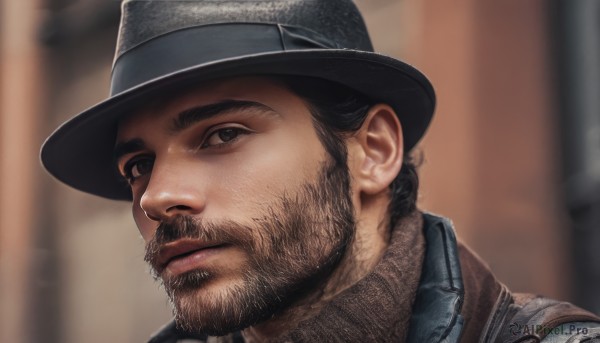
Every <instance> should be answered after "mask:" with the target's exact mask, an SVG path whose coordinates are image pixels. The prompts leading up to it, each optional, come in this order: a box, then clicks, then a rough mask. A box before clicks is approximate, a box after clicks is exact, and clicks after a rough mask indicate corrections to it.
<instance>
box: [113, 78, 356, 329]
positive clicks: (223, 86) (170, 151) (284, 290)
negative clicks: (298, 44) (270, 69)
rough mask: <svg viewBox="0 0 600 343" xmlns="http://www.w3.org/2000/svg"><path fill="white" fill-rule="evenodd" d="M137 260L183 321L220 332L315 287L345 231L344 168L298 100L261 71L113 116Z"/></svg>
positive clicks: (349, 233)
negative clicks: (140, 246) (141, 247)
mask: <svg viewBox="0 0 600 343" xmlns="http://www.w3.org/2000/svg"><path fill="white" fill-rule="evenodd" d="M115 150H116V154H117V162H118V166H119V170H120V171H121V173H122V174H123V175H124V176H125V177H126V178H127V179H128V180H129V182H130V184H131V189H132V193H133V216H134V219H135V221H136V223H137V225H138V228H139V230H140V232H141V234H142V237H143V238H144V240H145V241H146V244H147V247H146V260H147V261H148V262H149V263H150V265H151V267H152V269H153V271H154V273H155V275H156V277H157V278H159V279H161V280H162V282H163V284H164V286H165V289H166V291H167V293H168V295H169V297H170V298H171V300H172V302H173V304H174V310H175V314H176V319H177V321H178V323H179V324H180V325H182V326H183V327H184V328H186V329H188V330H192V331H202V332H206V333H209V334H217V335H219V334H224V333H227V332H231V331H234V330H237V329H240V328H243V327H246V326H249V325H253V324H255V323H257V322H259V321H262V320H264V319H266V318H268V317H270V316H271V315H273V314H274V313H276V312H277V311H279V310H281V309H282V308H284V307H286V306H289V305H290V304H291V303H293V302H294V301H295V300H298V298H300V297H302V296H304V295H306V293H307V292H310V291H311V290H314V289H315V288H317V287H319V286H320V285H321V284H322V282H323V281H324V280H325V279H326V277H327V276H328V275H329V274H330V273H331V271H332V270H333V269H334V268H335V267H336V265H337V264H338V263H339V261H340V259H341V258H342V256H343V254H344V252H345V250H346V247H347V245H348V244H349V243H350V241H351V240H352V237H353V234H354V228H355V224H354V215H353V210H354V209H353V205H352V200H351V194H350V190H349V189H348V188H349V185H350V181H349V175H348V170H347V168H346V166H339V165H334V163H333V162H332V161H331V160H330V158H329V156H328V155H327V153H326V152H325V150H324V148H323V146H322V145H321V143H320V141H319V139H318V137H317V134H316V131H315V129H314V126H313V123H312V118H311V115H310V113H309V110H308V109H307V107H306V106H305V104H304V103H303V102H302V101H301V99H300V98H298V97H297V96H295V95H294V94H292V93H291V92H290V91H288V90H287V89H286V88H285V87H283V86H282V85H281V84H279V83H277V82H276V81H274V80H271V79H267V78H237V79H229V80H225V81H219V82H213V83H210V84H208V85H206V86H203V87H199V88H196V89H193V90H191V91H189V92H185V93H181V94H178V95H177V96H175V97H172V98H170V99H169V100H168V101H164V102H157V104H156V105H152V106H148V107H147V108H145V109H143V110H141V111H140V112H138V113H134V114H133V115H131V116H129V117H128V118H126V119H125V120H123V121H122V122H121V123H120V125H119V133H118V137H117V146H116V148H115Z"/></svg>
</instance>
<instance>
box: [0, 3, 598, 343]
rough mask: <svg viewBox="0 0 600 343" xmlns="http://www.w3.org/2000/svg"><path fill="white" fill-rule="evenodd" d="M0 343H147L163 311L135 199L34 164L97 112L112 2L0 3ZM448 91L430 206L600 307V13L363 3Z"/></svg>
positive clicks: (504, 274) (374, 29) (502, 265)
mask: <svg viewBox="0 0 600 343" xmlns="http://www.w3.org/2000/svg"><path fill="white" fill-rule="evenodd" d="M0 1H1V2H0V3H1V4H2V5H1V7H0V25H1V26H0V341H1V342H143V341H144V340H145V339H146V338H147V337H148V336H149V335H150V334H151V333H152V332H153V331H155V330H156V329H157V328H158V327H159V326H160V325H161V324H162V323H164V322H166V321H168V319H169V317H170V309H169V306H168V304H167V302H166V300H165V296H164V295H163V293H162V291H161V290H159V289H158V287H157V286H156V285H155V284H154V282H153V281H152V279H151V278H150V276H149V275H148V273H147V268H146V266H145V265H144V262H143V261H142V255H143V244H142V241H141V238H139V237H138V233H137V230H136V228H135V225H134V223H133V221H132V220H131V218H130V213H129V205H128V204H126V203H119V202H111V201H107V200H103V199H100V198H96V197H93V196H90V195H86V194H83V193H80V192H77V191H74V190H71V189H69V188H67V187H65V186H63V185H61V184H59V183H57V182H56V181H54V180H53V179H52V178H51V177H49V176H48V175H47V174H45V172H44V171H43V170H42V169H41V168H40V164H39V162H38V157H37V156H38V150H39V146H40V144H41V143H42V141H43V139H44V138H45V137H46V136H47V135H48V134H49V133H50V132H51V131H52V130H53V129H54V128H56V127H57V126H58V125H59V124H60V123H62V122H63V121H64V120H66V119H68V118H69V117H71V116H72V115H74V114H76V113H78V112H80V111H81V110H84V109H85V108H87V107H89V106H91V105H93V104H95V103H96V102H98V101H101V100H102V99H103V98H105V96H106V95H107V93H108V81H109V76H110V67H111V62H112V57H113V49H114V44H115V37H116V33H117V25H118V19H119V3H118V2H117V1H113V0H111V1H107V0H26V1H19V0H0ZM357 4H358V5H359V7H360V8H361V10H362V11H363V14H364V16H365V20H366V22H367V26H368V27H369V30H370V32H371V36H372V38H373V41H374V44H375V47H376V50H378V51H379V52H382V53H385V54H388V55H392V56H395V57H398V58H401V59H403V60H406V61H408V62H409V63H411V64H413V65H415V66H416V67H417V68H419V69H420V70H422V71H423V72H424V73H425V74H426V75H428V77H429V78H430V79H431V81H432V83H433V84H434V86H435V88H436V91H437V95H438V107H437V111H436V117H435V118H434V121H433V124H432V126H431V128H430V130H429V133H428V135H427V136H426V139H425V140H424V141H423V142H422V144H421V146H420V150H421V151H423V156H424V163H423V166H422V168H421V178H422V191H421V199H420V203H421V207H422V208H423V209H426V210H429V211H432V212H436V213H439V214H443V215H445V216H448V217H450V218H452V219H453V221H454V223H455V225H456V229H457V232H458V235H459V237H460V239H462V240H463V241H465V242H467V243H468V244H469V245H470V246H471V247H472V248H474V250H476V251H477V252H478V253H479V254H480V255H481V256H482V257H483V258H484V259H485V260H486V261H487V262H488V263H489V264H490V266H491V267H492V269H493V270H494V271H495V273H496V274H497V276H498V277H499V278H500V279H501V280H502V281H503V282H504V283H506V284H507V285H508V286H509V287H510V288H512V289H513V290H515V291H524V292H532V293H541V294H544V295H547V296H551V297H556V298H561V299H567V300H571V301H574V302H575V303H577V304H579V305H581V306H583V307H585V308H587V309H590V310H593V311H595V312H600V151H599V150H600V100H599V99H600V1H597V0H546V1H543V0H527V1H523V0H502V1H495V0H452V1H433V0H357Z"/></svg>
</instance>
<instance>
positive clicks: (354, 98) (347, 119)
mask: <svg viewBox="0 0 600 343" xmlns="http://www.w3.org/2000/svg"><path fill="white" fill-rule="evenodd" d="M281 79H282V80H283V82H284V84H285V85H286V86H287V87H288V88H289V89H290V90H291V91H292V92H294V93H295V94H296V95H298V96H299V97H300V98H302V99H303V100H304V101H305V103H306V104H307V106H308V108H309V110H310V112H311V114H312V116H313V122H314V125H315V128H316V130H317V134H318V137H319V140H320V141H321V143H322V144H323V146H324V147H325V150H326V151H327V152H328V153H329V155H331V157H332V158H333V160H334V161H335V163H336V164H343V165H344V166H346V165H347V160H348V151H347V149H346V144H345V138H346V137H348V135H352V134H354V133H355V132H356V131H358V130H359V129H360V128H361V126H362V124H363V123H364V121H365V119H366V117H367V113H368V111H369V109H370V108H371V107H372V106H373V105H374V104H375V103H376V102H375V101H374V100H372V99H370V98H369V97H367V96H365V95H363V94H361V93H359V92H357V91H354V90H352V89H350V88H348V87H346V86H343V85H340V84H337V83H334V82H331V81H327V80H322V79H317V78H310V77H299V76H291V77H287V76H286V77H282V78H281ZM389 189H390V196H391V201H390V206H389V208H388V212H389V216H390V226H391V227H393V226H394V225H396V222H397V221H398V220H399V219H402V218H403V217H405V216H407V215H408V214H410V213H411V212H413V211H414V210H415V209H416V207H417V205H416V203H417V196H418V191H419V175H418V174H417V164H416V163H415V161H414V158H413V156H412V155H411V154H409V153H408V152H405V154H404V158H403V161H402V168H401V169H400V172H399V173H398V175H397V176H396V178H395V179H394V181H392V183H391V184H390V187H389Z"/></svg>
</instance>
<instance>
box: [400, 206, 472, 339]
mask: <svg viewBox="0 0 600 343" xmlns="http://www.w3.org/2000/svg"><path fill="white" fill-rule="evenodd" d="M423 233H424V235H425V241H426V251H425V258H424V261H423V270H422V273H421V280H420V283H419V288H418V289H417V295H416V299H415V302H414V305H413V313H412V318H411V322H410V330H409V333H408V340H407V341H408V342H458V340H459V339H460V335H461V332H462V327H463V322H464V320H463V317H462V316H461V314H460V311H461V307H462V304H463V301H464V293H465V292H464V287H463V280H462V274H461V270H460V262H459V256H458V247H457V244H456V236H455V234H454V228H453V227H452V223H451V222H450V221H449V220H448V219H446V218H442V217H437V216H434V215H431V214H427V213H425V214H423Z"/></svg>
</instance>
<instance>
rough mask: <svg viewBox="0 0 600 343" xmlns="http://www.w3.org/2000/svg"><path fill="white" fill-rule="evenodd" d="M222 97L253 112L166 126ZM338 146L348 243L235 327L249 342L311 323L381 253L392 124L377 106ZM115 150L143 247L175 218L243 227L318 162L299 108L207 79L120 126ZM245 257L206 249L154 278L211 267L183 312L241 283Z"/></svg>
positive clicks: (295, 100) (279, 96) (265, 82)
mask: <svg viewBox="0 0 600 343" xmlns="http://www.w3.org/2000/svg"><path fill="white" fill-rule="evenodd" d="M229 100H239V101H249V102H253V103H257V104H259V105H260V107H258V106H251V107H245V108H238V109H234V110H231V111H226V112H224V113H220V114H217V115H212V116H210V117H208V118H196V120H192V121H191V122H187V123H186V124H185V125H180V127H179V128H175V127H174V124H173V122H174V120H175V119H176V118H178V117H179V116H180V113H182V112H184V111H186V110H188V109H191V108H196V107H199V106H206V105H211V104H216V103H221V102H223V101H229ZM345 141H346V144H347V149H348V170H349V173H350V176H351V188H352V189H351V198H352V205H353V210H354V215H355V219H356V228H355V230H356V231H355V233H354V237H353V240H352V241H351V244H350V246H349V247H348V249H347V251H346V254H345V255H344V257H343V258H342V260H341V262H340V264H339V265H338V266H337V268H336V269H335V270H334V272H333V273H332V274H330V275H329V276H328V277H327V278H326V279H325V280H324V282H323V284H321V285H320V286H319V287H318V289H314V290H311V291H310V292H309V293H307V295H306V296H304V297H303V298H302V299H300V300H298V301H296V302H295V303H294V304H293V305H292V306H290V307H288V308H287V309H285V310H284V311H282V312H281V313H279V314H277V315H276V316H275V317H272V318H271V319H269V320H267V321H264V322H262V323H259V324H257V325H254V326H252V327H249V328H247V329H245V330H244V332H243V333H244V336H245V338H246V339H247V340H248V341H257V342H261V341H266V340H268V339H269V338H273V337H276V336H279V335H280V334H282V333H284V332H286V331H288V330H289V329H291V328H293V327H294V326H295V325H296V324H297V323H298V322H299V321H301V320H302V319H303V318H306V317H307V316H312V315H314V314H315V313H316V312H317V311H318V310H319V309H320V308H321V306H322V305H323V304H324V303H326V302H327V301H328V300H329V299H331V298H332V297H334V296H335V295H336V294H338V293H339V292H341V291H342V290H344V289H346V288H348V287H349V286H351V285H352V284H354V283H356V282H357V281H358V280H360V279H361V278H363V277H364V276H365V275H366V274H367V273H369V271H371V270H372V269H373V268H374V266H375V265H376V264H377V262H378V261H379V260H380V259H381V257H382V255H383V253H384V252H385V249H386V247H387V244H388V240H389V218H388V215H387V209H388V204H389V201H390V197H389V194H388V186H389V184H390V183H391V182H392V181H393V179H394V178H395V177H396V175H397V174H398V173H399V171H400V168H401V165H402V157H403V146H402V128H401V125H400V123H399V121H398V119H397V116H396V114H395V113H394V111H393V110H392V109H391V108H390V107H389V106H388V105H385V104H377V105H375V106H373V107H372V108H371V109H370V110H369V113H368V115H367V118H366V120H365V122H364V124H363V125H362V127H361V128H360V130H359V131H358V132H357V133H356V134H355V135H352V136H350V137H347V138H346V139H345ZM131 142H135V144H131ZM123 145H125V146H128V148H127V149H122V148H117V150H119V151H120V152H119V155H118V156H117V165H118V168H119V171H120V172H121V174H122V175H123V176H125V177H126V178H128V179H129V181H130V184H131V189H132V194H133V209H132V211H133V216H134V219H135V222H136V224H137V226H138V228H139V230H140V233H141V235H142V237H143V239H144V241H145V242H146V243H148V242H150V241H152V239H153V238H154V235H155V232H156V230H157V227H158V226H159V224H161V223H163V222H167V221H169V220H171V219H173V218H175V217H177V216H182V215H188V216H191V217H193V218H195V219H203V220H204V219H208V220H214V221H223V220H229V221H233V222H238V223H243V224H246V223H251V222H252V220H253V219H254V218H257V217H261V216H262V215H263V214H264V207H265V204H272V203H273V200H274V198H277V197H278V196H280V195H282V194H294V193H296V192H297V191H298V190H299V188H301V187H302V185H303V184H305V183H307V182H313V181H314V180H315V179H316V178H317V177H318V171H319V170H321V169H322V166H323V164H324V163H325V161H327V158H328V154H327V152H326V151H325V149H324V147H323V145H322V144H321V142H320V141H319V138H318V136H317V133H316V130H315V127H314V124H313V121H312V117H311V115H310V112H309V109H308V108H307V106H306V104H305V103H304V102H303V101H302V99H300V98H299V97H298V96H296V95H295V94H293V93H292V92H290V91H289V90H288V89H287V88H285V86H284V85H283V84H282V83H280V82H279V81H277V80H275V79H272V78H267V77H238V78H231V79H224V80H218V81H213V82H210V83H205V84H202V85H201V86H198V88H195V89H189V90H186V91H184V92H180V93H177V94H176V95H169V96H168V98H166V99H157V100H156V101H152V102H151V103H149V104H148V105H147V106H145V107H144V108H141V109H140V110H139V111H137V112H135V113H132V114H131V115H130V116H128V117H127V118H125V119H124V120H122V121H121V122H120V124H119V130H118V137H117V146H118V147H122V146H123ZM253 235H260V233H259V232H257V233H253ZM204 243H206V242H204ZM204 243H202V242H194V241H185V240H179V241H176V242H173V243H172V244H171V243H169V244H171V245H173V246H178V247H179V248H180V249H183V250H185V247H188V246H190V245H194V244H196V245H199V244H204ZM182 247H183V248H182ZM316 253H319V252H316ZM248 258H249V252H248V251H246V250H244V249H241V248H240V247H238V246H235V245H225V246H211V245H210V244H209V246H208V247H207V248H205V249H202V250H200V251H197V252H194V253H193V254H191V255H188V256H186V257H184V258H178V259H174V260H171V261H170V263H168V264H167V265H166V267H165V268H164V270H160V271H159V275H157V276H158V277H159V278H161V279H165V278H171V277H176V276H177V275H180V274H182V273H185V272H188V271H190V270H202V269H210V270H216V271H217V272H216V273H215V274H214V275H213V276H212V277H211V278H210V281H209V282H206V283H203V284H202V287H199V288H197V289H195V290H194V293H193V296H192V297H193V298H194V299H195V300H194V304H195V305H194V306H198V305H201V306H203V308H204V309H205V311H210V310H211V307H210V306H208V305H207V304H205V303H204V302H210V301H211V299H215V298H218V296H219V295H224V294H228V293H227V292H226V291H227V290H228V289H231V288H232V287H235V286H240V287H243V286H244V281H243V279H242V277H241V273H242V271H243V270H242V269H243V268H245V266H246V264H245V263H246V262H247V260H248ZM317 269H318V267H317ZM224 301H227V299H225V300H224ZM175 303H176V304H177V302H175ZM180 306H184V305H181V304H180ZM190 306H191V305H190ZM176 307H177V305H176Z"/></svg>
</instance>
